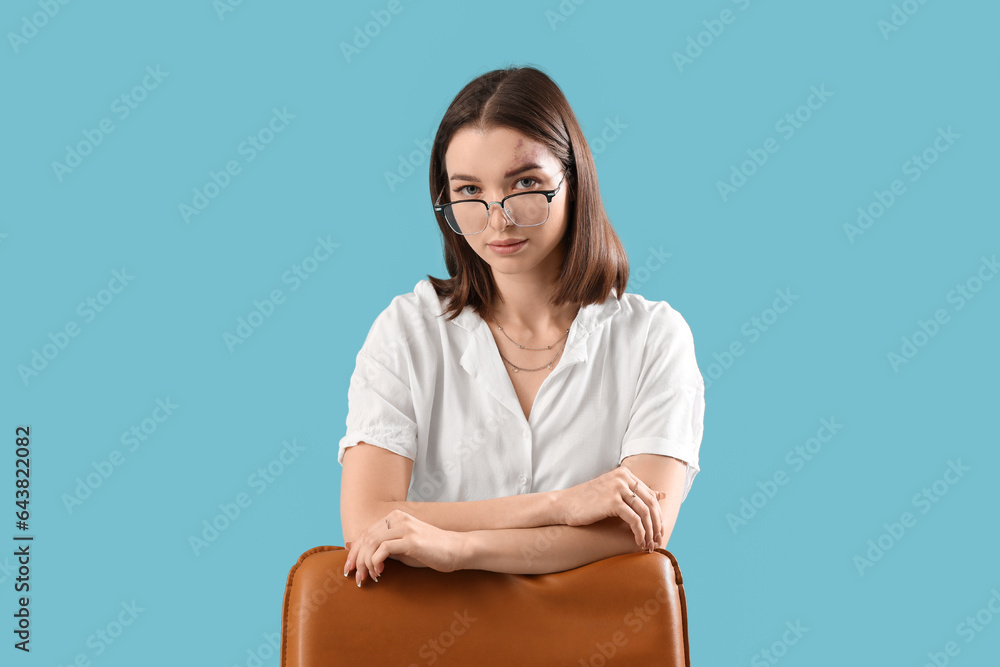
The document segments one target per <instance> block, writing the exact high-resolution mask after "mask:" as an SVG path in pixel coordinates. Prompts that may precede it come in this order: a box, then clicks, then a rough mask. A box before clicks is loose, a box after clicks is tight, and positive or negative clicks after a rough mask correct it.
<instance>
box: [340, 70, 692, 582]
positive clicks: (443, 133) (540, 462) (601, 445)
mask: <svg viewBox="0 0 1000 667" xmlns="http://www.w3.org/2000/svg"><path fill="white" fill-rule="evenodd" d="M430 185H431V188H430V189H431V193H430V194H431V199H432V201H433V202H434V211H435V214H436V216H437V222H438V226H439V227H440V229H441V233H442V235H443V236H444V250H445V263H446V266H447V269H448V273H449V275H450V276H451V277H450V278H448V279H447V280H441V279H437V278H433V277H430V276H428V278H429V280H421V281H420V282H418V283H417V285H416V286H415V287H414V290H413V292H410V293H408V294H404V295H401V296H398V297H396V298H394V299H393V300H392V302H391V303H390V304H389V306H388V307H387V308H386V309H385V310H384V311H383V312H382V313H381V314H380V315H379V316H378V317H377V318H376V320H375V322H374V324H373V325H372V327H371V330H370V331H369V334H368V337H367V338H366V340H365V342H364V345H363V346H362V348H361V350H360V352H359V353H358V355H357V360H356V361H357V365H356V368H355V371H354V374H353V375H352V377H351V385H350V389H349V391H348V404H349V409H348V416H347V433H346V435H345V436H344V437H343V438H342V439H341V441H340V449H339V454H338V461H339V462H340V463H341V464H342V466H343V477H342V482H341V519H342V525H343V530H344V538H345V544H346V546H347V547H348V548H349V549H350V551H349V553H348V558H347V565H346V569H345V572H344V576H348V575H349V574H350V572H351V571H354V570H356V574H355V578H356V581H357V584H358V586H360V585H361V582H362V581H363V580H365V579H366V578H368V577H371V578H372V579H373V580H374V581H378V575H379V574H380V573H381V572H382V570H383V569H384V562H385V559H386V558H395V559H397V560H399V561H401V562H403V563H406V564H407V565H411V566H415V567H431V568H434V569H436V570H440V571H452V570H456V569H481V570H491V571H495V572H509V573H521V574H531V573H534V574H537V573H546V572H558V571H562V570H566V569H570V568H574V567H578V566H580V565H584V564H587V563H591V562H594V561H597V560H600V559H603V558H608V557H610V556H614V555H618V554H622V553H626V552H630V551H637V550H640V549H646V550H650V551H651V550H652V549H653V548H655V547H665V546H666V544H667V540H668V539H669V537H670V533H671V531H672V530H673V527H674V523H675V521H676V519H677V513H678V510H679V508H680V504H681V502H682V501H683V499H684V498H685V497H686V496H687V492H688V489H689V488H690V487H691V482H692V480H693V479H694V476H695V474H696V473H697V472H698V470H699V468H698V450H699V447H700V445H701V438H702V427H703V415H704V382H703V379H702V376H701V373H700V372H699V370H698V364H697V361H696V359H695V352H694V342H693V340H692V337H691V331H690V329H689V327H688V325H687V323H686V322H685V321H684V319H683V317H681V315H680V314H679V313H678V312H677V311H675V310H673V309H672V308H671V307H670V306H669V305H668V304H667V302H665V301H647V300H646V299H644V298H643V297H641V296H639V295H637V294H628V293H625V286H626V284H627V282H628V260H627V257H626V254H625V251H624V248H623V247H622V244H621V242H620V241H619V240H618V237H617V235H616V234H615V232H614V230H613V229H612V227H611V223H610V221H609V220H608V217H607V214H606V213H605V211H604V207H603V204H602V203H601V197H600V193H599V191H598V186H597V173H596V170H595V168H594V162H593V157H592V155H591V153H590V149H589V147H588V146H587V142H586V140H585V139H584V137H583V134H582V132H581V130H580V126H579V124H578V123H577V120H576V117H575V115H574V114H573V111H572V109H571V108H570V106H569V104H568V102H567V101H566V99H565V97H564V96H563V94H562V91H561V90H560V89H559V88H558V86H556V84H555V83H554V82H553V81H552V80H551V79H550V78H549V77H548V76H546V75H545V74H544V73H542V72H541V71H539V70H537V69H534V68H531V67H525V68H509V69H504V70H496V71H493V72H489V73H487V74H484V75H482V76H480V77H478V78H477V79H475V80H473V81H472V82H471V83H469V84H468V85H467V86H466V87H465V88H464V89H463V90H462V91H461V92H460V93H459V94H458V96H457V97H456V98H455V99H454V100H453V101H452V103H451V106H449V108H448V110H447V112H446V113H445V115H444V118H443V119H442V121H441V125H440V127H439V128H438V132H437V136H436V137H435V140H434V146H433V149H432V152H431V159H430Z"/></svg>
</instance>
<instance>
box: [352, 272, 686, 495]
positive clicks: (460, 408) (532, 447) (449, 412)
mask: <svg viewBox="0 0 1000 667" xmlns="http://www.w3.org/2000/svg"><path fill="white" fill-rule="evenodd" d="M442 310H443V300H439V299H438V296H437V294H436V293H435V291H434V287H433V286H432V285H431V284H430V281H429V280H421V281H420V282H418V283H417V284H416V286H415V287H414V289H413V291H412V292H410V293H408V294H403V295H400V296H397V297H395V298H394V299H393V300H392V302H391V303H390V304H389V306H388V307H387V308H386V309H385V310H383V311H382V313H380V314H379V316H378V317H377V318H376V319H375V322H374V324H373V325H372V327H371V330H370V331H369V332H368V336H367V338H366V339H365V342H364V344H363V345H362V347H361V350H360V352H358V355H357V360H356V364H357V365H356V367H355V369H354V373H353V375H352V376H351V384H350V388H349V390H348V394H347V400H348V413H347V433H346V435H344V437H343V438H341V440H340V449H339V452H338V455H337V461H338V462H339V463H340V464H341V465H343V463H344V452H345V450H346V449H347V448H348V447H353V446H354V445H356V444H357V443H358V442H361V441H364V442H367V443H370V444H372V445H376V446H378V447H383V448H385V449H387V450H389V451H391V452H395V453H396V454H399V455H400V456H405V457H406V458H408V459H412V460H413V473H412V476H411V478H410V486H409V490H408V491H407V494H406V499H407V500H408V501H442V502H457V501H469V500H482V499H487V498H498V497H503V496H512V495H515V494H519V493H534V492H539V491H553V490H559V489H565V488H569V487H571V486H574V485H576V484H580V483H582V482H586V481H588V480H591V479H594V478H595V477H598V476H600V475H602V474H603V473H605V472H608V471H609V470H612V469H614V468H616V467H617V466H618V465H619V464H620V463H621V461H622V459H624V458H625V457H626V456H631V455H633V454H642V453H651V454H663V455H666V456H671V457H674V458H676V459H679V460H681V461H683V462H685V463H686V464H687V475H686V477H685V481H684V493H683V496H682V500H683V498H686V497H687V494H688V491H689V490H690V488H691V483H692V481H693V480H694V477H695V475H696V474H697V473H698V471H699V470H700V468H699V467H698V450H699V448H700V446H701V439H702V430H703V422H704V410H705V384H704V380H703V379H702V376H701V372H700V371H699V370H698V362H697V360H696V359H695V352H694V341H693V339H692V336H691V329H690V328H689V327H688V325H687V322H685V321H684V318H683V317H681V314H680V313H678V312H677V311H676V310H674V309H673V308H671V307H670V305H669V304H668V303H667V302H666V301H647V300H646V299H645V298H643V297H642V296H640V295H638V294H630V293H625V294H624V295H622V298H621V300H620V301H619V300H618V299H616V298H615V297H614V295H612V296H610V297H608V299H607V300H606V301H605V302H604V303H602V304H591V305H589V306H585V307H582V308H580V309H579V311H578V312H577V315H576V319H575V320H574V321H573V324H572V326H571V327H570V331H569V334H568V338H567V340H566V346H565V348H564V349H563V351H562V356H561V357H560V358H559V359H558V360H557V363H556V365H555V366H554V367H553V369H552V370H551V371H549V375H548V376H547V377H546V378H545V379H544V380H543V381H542V384H541V386H540V387H539V389H538V393H537V394H536V396H535V402H534V404H533V406H532V408H531V410H530V411H529V418H528V419H525V417H524V411H523V410H522V409H521V405H520V403H519V402H518V399H517V394H516V393H515V392H514V386H513V384H512V383H511V380H510V377H509V376H508V375H507V370H506V368H505V363H504V361H503V360H502V359H501V358H500V352H499V350H498V349H497V345H496V341H495V340H494V339H493V336H492V334H491V333H490V330H489V327H490V325H489V324H488V323H487V322H486V321H484V320H483V319H482V318H481V317H479V315H477V314H476V313H475V311H474V310H473V309H472V308H471V307H467V308H466V309H465V310H464V311H463V312H462V313H461V314H459V316H458V317H457V318H455V319H454V320H452V321H451V322H448V321H447V320H446V319H445V318H444V317H441V313H442ZM553 349H556V348H553ZM554 355H555V353H554V352H553V353H552V356H554ZM540 356H544V355H540ZM549 358H551V357H545V360H547V359H549ZM542 363H544V360H543V361H540V362H539V364H538V365H541V364H542Z"/></svg>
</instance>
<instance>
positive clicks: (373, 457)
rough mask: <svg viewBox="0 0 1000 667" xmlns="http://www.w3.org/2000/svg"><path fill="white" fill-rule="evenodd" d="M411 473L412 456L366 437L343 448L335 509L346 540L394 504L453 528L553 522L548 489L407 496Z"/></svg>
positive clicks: (512, 526)
mask: <svg viewBox="0 0 1000 667" xmlns="http://www.w3.org/2000/svg"><path fill="white" fill-rule="evenodd" d="M412 473H413V461H412V460H410V459H408V458H406V457H405V456H400V455H398V454H395V453H393V452H390V451H388V450H386V449H383V448H382V447H377V446H375V445H371V444H368V443H366V442H361V443H358V444H357V445H355V446H354V447H349V448H348V449H347V450H346V451H345V452H344V473H343V476H342V478H341V487H340V514H341V524H342V525H343V529H344V540H345V543H346V542H351V541H353V540H354V537H355V536H356V535H357V534H358V533H359V532H361V531H362V530H364V529H365V528H367V527H368V526H369V525H370V524H371V523H372V522H374V521H377V520H378V519H379V517H383V516H385V515H386V514H389V513H390V512H392V511H393V510H396V509H399V510H402V511H404V512H406V513H407V514H410V515H412V516H415V517H416V518H418V519H420V520H421V521H424V522H426V523H429V524H431V525H432V526H436V527H438V528H441V529H442V530H451V531H457V532H465V531H470V530H497V529H505V528H533V527H536V526H547V525H549V524H551V523H554V522H555V517H556V514H555V511H556V507H555V498H554V495H553V494H552V493H549V492H541V493H528V494H523V495H516V496H505V497H502V498H490V499H487V500H473V501H468V502H414V501H407V500H406V492H407V490H408V489H409V486H410V477H411V475H412Z"/></svg>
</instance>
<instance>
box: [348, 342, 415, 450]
mask: <svg viewBox="0 0 1000 667" xmlns="http://www.w3.org/2000/svg"><path fill="white" fill-rule="evenodd" d="M366 347H367V343H366ZM366 347H363V348H362V349H361V351H360V352H358V356H357V362H356V365H355V367H354V373H353V374H352V375H351V385H350V387H349V389H348V391H347V433H346V435H344V437H343V438H341V439H340V448H339V451H338V453H337V461H338V462H339V463H340V464H341V465H344V452H345V451H346V450H347V448H348V447H353V446H355V445H357V444H358V442H361V441H364V442H367V443H369V444H371V445H375V446H377V447H382V448H384V449H387V450H389V451H390V452H395V453H396V454H399V455H400V456H405V457H406V458H408V459H415V458H416V455H417V426H416V418H415V415H414V409H413V397H412V394H411V392H410V387H409V384H408V383H407V382H406V381H404V380H402V379H400V378H399V377H397V375H396V374H394V373H393V372H392V371H390V370H389V369H388V368H387V367H386V366H385V365H384V364H383V363H382V362H380V361H378V360H377V359H376V358H375V357H374V356H372V355H371V354H370V353H369V352H367V351H366Z"/></svg>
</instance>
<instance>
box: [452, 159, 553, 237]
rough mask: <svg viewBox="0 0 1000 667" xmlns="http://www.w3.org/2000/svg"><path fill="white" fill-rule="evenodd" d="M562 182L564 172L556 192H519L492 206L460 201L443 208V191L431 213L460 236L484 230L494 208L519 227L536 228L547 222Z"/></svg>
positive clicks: (490, 204)
mask: <svg viewBox="0 0 1000 667" xmlns="http://www.w3.org/2000/svg"><path fill="white" fill-rule="evenodd" d="M565 178H566V172H563V176H562V178H560V179H559V184H558V185H557V186H556V189H555V190H532V191H531V192H518V193H515V194H512V195H507V196H506V197H504V198H503V199H502V200H501V201H491V202H487V201H485V200H483V199H463V200H461V201H453V202H448V203H446V204H442V203H440V202H441V196H442V195H444V191H443V190H442V191H441V194H440V195H438V198H437V201H435V202H434V210H435V211H438V212H440V213H442V214H444V219H445V220H447V221H448V226H449V227H451V229H452V231H454V232H455V233H456V234H461V235H463V236H468V235H470V234H478V233H480V232H481V231H483V230H484V229H486V225H487V224H489V220H490V207H491V206H493V204H500V208H501V209H502V210H503V212H504V215H506V216H507V219H508V220H510V221H511V222H513V223H514V224H515V225H517V226H518V227H537V226H538V225H540V224H542V223H543V222H545V221H546V220H548V219H549V204H550V203H551V202H552V198H553V197H555V196H556V193H558V192H559V190H561V189H562V182H563V179H565ZM480 206H481V207H482V208H480Z"/></svg>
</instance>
